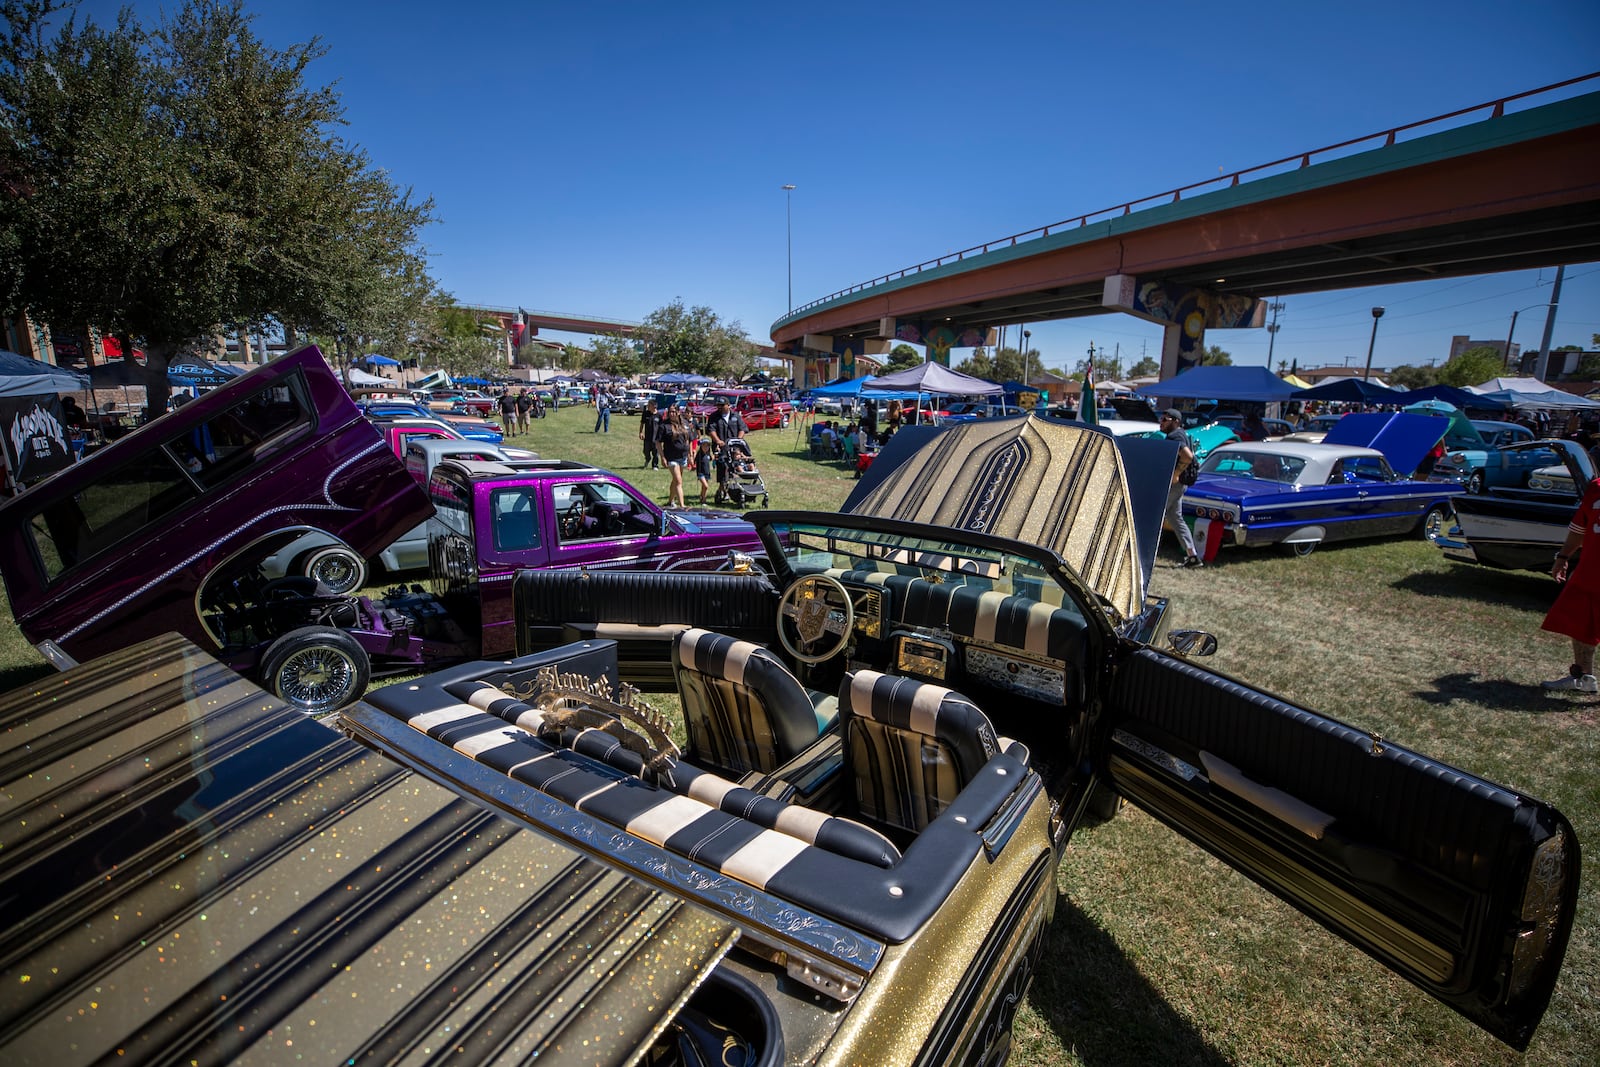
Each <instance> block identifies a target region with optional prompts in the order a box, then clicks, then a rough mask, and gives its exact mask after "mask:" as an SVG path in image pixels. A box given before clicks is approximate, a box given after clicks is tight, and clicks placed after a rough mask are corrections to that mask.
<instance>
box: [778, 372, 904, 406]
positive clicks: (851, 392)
mask: <svg viewBox="0 0 1600 1067" xmlns="http://www.w3.org/2000/svg"><path fill="white" fill-rule="evenodd" d="M873 380H874V379H873V378H871V377H870V376H869V377H866V378H846V379H843V380H842V381H837V382H829V383H828V384H827V385H819V386H817V387H816V388H815V389H809V390H807V391H806V395H807V396H810V397H814V398H815V397H823V398H826V399H830V400H839V399H844V398H846V397H859V396H860V395H861V393H862V390H863V389H865V388H867V383H868V382H871V381H873ZM872 396H873V399H875V400H915V399H917V393H916V391H915V390H904V389H903V390H900V391H898V392H893V391H891V392H886V393H885V392H876V391H874V392H873V394H872Z"/></svg>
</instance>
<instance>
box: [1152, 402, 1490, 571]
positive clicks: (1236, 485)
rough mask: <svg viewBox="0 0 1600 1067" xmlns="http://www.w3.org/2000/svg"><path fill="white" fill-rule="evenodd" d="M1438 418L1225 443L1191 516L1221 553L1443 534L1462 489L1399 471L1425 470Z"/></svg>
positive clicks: (1189, 509)
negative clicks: (1314, 438)
mask: <svg viewBox="0 0 1600 1067" xmlns="http://www.w3.org/2000/svg"><path fill="white" fill-rule="evenodd" d="M1437 425H1438V424H1437V422H1436V421H1435V420H1433V419H1432V418H1430V417H1428V416H1426V415H1406V414H1398V415H1381V414H1372V415H1349V416H1346V417H1345V418H1343V419H1341V420H1340V422H1339V427H1338V430H1339V433H1338V436H1339V438H1340V439H1341V440H1342V441H1344V442H1346V443H1327V442H1324V443H1321V444H1310V443H1300V442H1289V441H1262V442H1249V443H1243V442H1241V443H1237V444H1229V445H1224V446H1222V447H1221V448H1219V449H1217V450H1216V451H1215V452H1213V453H1211V455H1210V456H1209V457H1208V458H1207V459H1206V461H1205V463H1204V464H1202V465H1201V467H1200V478H1199V481H1197V482H1196V483H1195V485H1194V486H1193V487H1191V488H1190V489H1189V490H1188V491H1187V492H1186V493H1184V495H1183V514H1184V515H1185V516H1186V517H1188V518H1190V519H1192V520H1193V522H1194V524H1195V533H1196V536H1197V538H1198V539H1199V540H1200V541H1201V543H1202V544H1204V545H1206V546H1207V548H1208V550H1209V551H1212V552H1214V551H1215V549H1216V547H1217V546H1219V545H1221V544H1228V543H1232V544H1236V545H1269V544H1281V545H1284V546H1285V547H1286V548H1288V549H1289V550H1290V551H1292V552H1294V553H1295V554H1296V555H1300V556H1304V555H1309V554H1310V553H1311V552H1312V551H1313V550H1314V549H1315V548H1316V547H1317V545H1319V544H1321V543H1323V542H1324V541H1344V540H1350V539H1353V538H1359V537H1383V536H1388V535H1393V534H1403V533H1409V532H1412V531H1417V530H1420V531H1421V532H1422V534H1423V535H1424V536H1425V537H1428V538H1429V539H1430V540H1434V539H1436V538H1437V537H1438V536H1439V534H1440V533H1442V532H1443V531H1444V529H1445V528H1446V526H1447V525H1448V524H1449V522H1450V521H1451V520H1452V510H1451V501H1452V499H1453V498H1454V497H1456V496H1458V495H1459V494H1460V493H1461V487H1460V486H1457V485H1446V484H1441V483H1436V482H1419V481H1413V480H1411V479H1409V478H1407V477H1405V476H1404V475H1403V474H1399V473H1396V472H1397V471H1406V472H1409V471H1412V470H1414V469H1415V468H1416V466H1417V464H1418V463H1420V462H1421V460H1422V458H1423V457H1424V456H1425V455H1426V454H1427V452H1428V450H1429V449H1431V448H1432V447H1433V445H1434V443H1435V442H1436V441H1438V439H1439V436H1438V429H1437ZM1330 436H1332V435H1330ZM1353 441H1359V442H1362V443H1359V444H1358V443H1350V442H1353ZM1369 445H1370V447H1368V446H1369Z"/></svg>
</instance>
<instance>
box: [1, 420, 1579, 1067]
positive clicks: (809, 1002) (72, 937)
mask: <svg viewBox="0 0 1600 1067" xmlns="http://www.w3.org/2000/svg"><path fill="white" fill-rule="evenodd" d="M1175 452H1176V450H1175V448H1174V446H1172V445H1171V444H1169V443H1167V442H1164V441H1143V440H1132V441H1118V440H1116V439H1114V438H1112V437H1111V436H1110V435H1109V434H1105V433H1103V432H1100V431H1098V430H1095V429H1092V428H1085V427H1070V426H1065V425H1062V424H1060V423H1057V422H1054V421H1052V420H1048V419H1039V418H1033V417H1029V418H1025V419H1011V420H977V421H974V422H971V423H966V424H961V425H958V426H953V427H947V428H940V427H912V428H907V429H905V430H902V431H901V432H900V433H899V434H897V435H896V436H895V437H894V439H893V440H892V442H891V443H890V445H889V446H888V447H887V448H886V449H885V450H884V452H883V454H882V456H881V457H880V459H879V461H878V463H876V464H874V466H873V468H872V469H871V470H870V471H869V472H868V476H867V477H864V478H863V479H862V481H861V482H860V483H859V486H858V488H857V489H856V491H855V492H854V493H852V495H851V498H850V500H848V501H847V502H846V504H845V506H844V508H843V509H842V510H841V511H840V512H838V513H803V512H757V513H755V514H753V515H752V516H751V517H752V520H753V521H754V523H755V524H756V526H757V527H758V528H759V529H760V531H761V534H762V538H763V541H764V544H765V548H766V552H767V558H768V560H769V561H770V566H771V570H770V571H761V570H755V569H745V570H743V571H742V572H740V571H729V572H714V573H672V572H665V573H639V572H624V571H614V570H613V571H591V572H572V571H565V572H552V571H548V570H525V571H522V572H519V573H518V574H517V576H516V578H515V586H516V591H515V599H516V618H517V625H518V629H519V635H518V643H519V652H520V653H521V655H520V656H518V657H517V658H512V659H504V658H501V659H493V660H485V661H481V662H477V663H470V664H464V665H459V666H455V667H451V668H449V669H448V670H446V671H443V672H437V673H435V674H431V675H427V676H424V677H421V678H417V679H414V680H410V681H406V682H401V683H398V684H395V685H392V686H388V687H386V688H384V689H380V690H377V691H374V692H373V693H371V694H370V695H369V699H368V701H367V702H365V703H361V704H357V705H355V706H354V707H353V708H350V709H347V710H346V711H345V712H343V713H342V714H341V717H340V727H341V729H342V731H343V732H344V733H345V735H346V737H348V738H350V739H354V741H356V742H359V746H358V745H356V744H351V743H350V741H348V740H345V739H342V738H340V737H338V736H336V735H335V734H334V733H333V732H331V731H329V730H327V729H326V728H325V727H323V726H321V725H318V724H315V723H312V722H309V721H306V720H304V719H302V718H300V717H298V716H295V715H293V714H290V713H288V712H286V711H285V710H284V709H283V708H282V707H281V706H280V705H277V704H275V702H273V701H271V700H270V699H263V698H262V696H261V694H259V693H258V692H257V691H255V690H253V689H252V688H251V687H249V686H248V685H246V684H245V683H243V682H240V681H238V680H237V679H234V678H233V677H232V676H231V675H227V673H226V672H224V671H221V670H219V669H217V668H215V667H214V666H209V665H207V663H206V662H205V661H204V657H200V656H198V655H197V654H196V653H195V652H194V650H192V649H188V648H186V647H184V646H182V645H181V643H179V644H177V645H172V646H156V647H151V648H146V649H142V650H139V651H138V652H137V653H136V656H137V658H136V659H134V660H132V661H129V660H127V659H126V658H125V659H124V660H123V661H122V662H118V663H112V664H109V665H107V666H105V667H104V668H97V667H96V666H95V665H86V666H85V667H82V668H79V669H78V671H77V672H69V673H68V674H65V675H62V676H61V677H60V678H59V679H53V680H52V682H51V684H50V687H49V692H48V693H46V692H44V691H42V690H41V691H38V692H33V693H19V694H16V695H14V696H13V697H12V698H11V699H10V701H9V703H7V704H5V705H0V721H3V722H4V723H5V724H6V726H7V734H6V735H5V736H6V737H7V738H9V740H8V741H6V744H7V745H8V746H9V750H8V751H5V752H4V756H3V758H0V771H3V773H4V778H3V780H0V788H3V789H4V790H5V791H6V793H5V795H7V796H8V797H10V798H12V800H11V802H12V805H13V809H14V810H15V811H16V813H17V815H18V818H17V819H15V820H14V821H13V822H11V823H8V824H7V825H8V826H9V827H10V830H9V831H8V832H9V835H10V836H8V837H7V838H6V839H5V840H4V841H3V844H4V846H5V847H4V848H3V849H0V880H3V884H4V885H5V886H6V887H7V888H8V890H9V893H10V896H9V898H8V899H9V900H10V901H11V902H12V907H11V908H10V909H8V911H7V913H6V916H5V918H4V919H3V920H0V921H3V922H5V923H6V928H5V930H4V933H5V940H4V941H3V942H0V943H3V944H4V945H6V946H7V948H6V949H5V950H4V954H5V956H6V963H5V964H4V965H3V966H4V967H5V968H6V970H5V972H4V973H3V974H0V980H5V981H7V982H8V983H9V985H10V988H12V989H13V990H14V991H16V995H14V996H13V997H11V998H9V1000H8V1001H6V1002H3V1003H0V1013H3V1014H0V1035H4V1036H3V1037H0V1052H7V1053H10V1054H11V1057H10V1061H11V1062H22V1061H23V1059H24V1058H33V1059H37V1058H41V1057H45V1056H48V1057H50V1058H52V1059H55V1058H67V1057H63V1056H62V1055H61V1054H60V1052H59V1050H62V1049H66V1048H68V1047H69V1045H68V1042H69V1041H70V1042H71V1045H70V1047H71V1048H72V1049H74V1050H75V1051H74V1053H73V1056H72V1057H70V1058H73V1059H82V1060H84V1061H90V1060H95V1059H100V1058H107V1059H109V1058H111V1057H113V1056H119V1057H123V1056H127V1055H129V1054H131V1056H132V1058H133V1059H135V1060H149V1059H155V1058H160V1057H167V1058H170V1059H172V1060H174V1061H177V1060H190V1059H193V1060H197V1061H214V1060H233V1061H238V1062H250V1061H274V1060H281V1059H283V1058H285V1057H286V1056H288V1055H291V1054H292V1055H293V1056H294V1057H295V1058H297V1059H304V1060H305V1061H306V1062H319V1063H332V1062H355V1061H358V1060H366V1059H368V1058H376V1057H379V1056H382V1057H383V1058H385V1059H399V1058H402V1057H408V1056H411V1057H415V1058H419V1059H420V1058H425V1057H428V1056H432V1055H437V1054H441V1053H442V1054H448V1055H451V1056H452V1057H453V1058H457V1059H461V1060H465V1061H470V1062H483V1061H500V1060H512V1059H515V1060H518V1061H526V1060H528V1059H532V1058H535V1057H537V1058H539V1059H541V1060H551V1061H554V1062H560V1063H567V1062H574V1063H576V1062H584V1063H588V1062H603V1063H624V1062H648V1063H697V1062H726V1063H759V1064H769V1063H782V1062H790V1063H821V1064H838V1065H845V1064H867V1063H870V1064H913V1063H918V1064H920V1063H928V1064H943V1063H963V1064H966V1063H973V1064H978V1063H981V1064H997V1063H1002V1062H1004V1061H1005V1059H1006V1057H1007V1055H1008V1053H1009V1051H1010V1030H1011V1022H1012V1013H1013V1011H1014V1010H1015V1008H1016V1005H1017V1003H1018V1001H1019V1000H1020V998H1021V996H1022V994H1023V993H1024V992H1025V990H1026V989H1027V987H1028V984H1029V982H1030V980H1031V978H1032V975H1033V971H1034V964H1035V961H1036V960H1037V958H1038V954H1039V953H1040V952H1041V951H1042V949H1043V945H1044V943H1045V942H1044V936H1045V931H1046V926H1047V924H1048V923H1049V921H1050V918H1051V915H1052V912H1053V910H1054V907H1055V903H1056V897H1057V889H1056V883H1055V870H1056V867H1057V865H1058V864H1059V863H1060V862H1061V860H1062V854H1063V849H1064V847H1065V845H1066V843H1067V841H1068V839H1069V838H1070V837H1071V835H1072V833H1073V831H1074V829H1075V828H1076V827H1077V826H1078V825H1079V824H1080V823H1081V822H1082V821H1083V819H1084V818H1085V816H1086V813H1087V812H1088V811H1089V810H1090V809H1091V808H1095V807H1100V808H1101V810H1102V811H1106V810H1108V809H1107V807H1105V806H1103V804H1102V802H1103V800H1104V799H1105V798H1108V797H1109V798H1111V799H1113V800H1114V799H1115V798H1116V797H1117V796H1118V795H1120V796H1121V797H1125V798H1126V799H1127V800H1128V801H1130V802H1132V803H1134V804H1137V805H1139V806H1140V807H1142V808H1144V809H1145V810H1147V811H1149V812H1150V813H1152V814H1153V815H1154V816H1155V817H1156V818H1158V819H1160V820H1161V821H1163V822H1165V823H1167V824H1168V825H1170V826H1171V827H1172V828H1174V829H1175V830H1177V831H1178V832H1180V833H1182V834H1184V835H1186V836H1188V837H1190V838H1191V839H1193V840H1194V841H1196V842H1197V843H1199V844H1200V845H1202V846H1203V847H1205V848H1207V849H1209V850H1210V851H1211V852H1213V853H1214V854H1216V855H1217V856H1219V857H1221V858H1222V859H1224V860H1225V861H1226V862H1228V863H1230V864H1232V865H1233V866H1235V867H1237V868H1238V869H1240V870H1242V871H1244V872H1246V873H1248V874H1249V875H1250V876H1251V877H1252V878H1254V879H1255V880H1256V881H1258V882H1259V883H1261V884H1262V885H1263V886H1266V887H1267V888H1268V889H1270V890H1271V891H1273V892H1275V893H1277V894H1278V895H1279V896H1280V897H1282V898H1283V899H1285V900H1286V901H1288V902H1289V903H1290V904H1292V905H1293V906H1295V907H1297V908H1299V909H1300V910H1302V911H1304V912H1306V913H1307V914H1309V915H1312V916H1314V917H1315V918H1316V919H1317V920H1318V921H1320V922H1322V923H1323V924H1324V925H1326V926H1327V927H1328V928H1329V929H1330V930H1332V931H1334V932H1335V933H1337V934H1339V935H1340V936H1342V937H1344V938H1345V939H1347V940H1349V941H1351V942H1352V943H1354V944H1356V945H1358V946H1360V947H1361V948H1363V949H1365V950H1366V951H1367V952H1369V953H1370V954H1371V955H1373V956H1374V957H1375V958H1377V959H1378V960H1380V961H1381V962H1382V963H1384V964H1385V965H1386V966H1388V967H1390V968H1392V969H1394V970H1395V971H1397V972H1398V973H1400V974H1402V975H1404V976H1405V977H1407V978H1408V979H1410V980H1411V981H1412V982H1414V983H1416V984H1417V985H1419V986H1420V987H1421V988H1423V989H1424V990H1426V991H1428V992H1429V993H1430V994H1432V995H1433V996H1435V997H1437V998H1439V999H1440V1000H1442V1001H1444V1002H1445V1003H1447V1004H1449V1005H1450V1006H1452V1007H1453V1008H1455V1009H1456V1010H1457V1011H1459V1012H1461V1013H1462V1014H1464V1015H1466V1016H1467V1017H1468V1018H1470V1019H1472V1020H1473V1021H1475V1022H1476V1023H1478V1024H1479V1025H1480V1026H1482V1027H1484V1028H1485V1029H1486V1030H1488V1031H1490V1032H1491V1033H1493V1034H1495V1035H1496V1036H1498V1037H1499V1038H1501V1039H1502V1040H1504V1041H1506V1042H1508V1043H1510V1044H1512V1045H1514V1046H1516V1047H1518V1048H1521V1047H1525V1046H1526V1044H1527V1042H1528V1041H1529V1039H1530V1038H1531V1036H1532V1034H1533V1031H1534V1028H1535V1027H1536V1026H1537V1024H1538V1022H1539V1019H1540V1017H1541V1016H1542V1014H1543V1012H1544V1009H1545V1007H1546V1005H1547V1003H1548V1000H1549V997H1550V993H1551V989H1552V987H1553V985H1554V983H1555V980H1556V976H1557V974H1558V972H1559V970H1560V967H1561V962H1562V958H1563V955H1564V952H1565V948H1566V942H1567V937H1568V933H1569V931H1570V929H1571V925H1572V921H1573V911H1574V907H1575V900H1576V895H1577V873H1578V864H1579V848H1578V842H1577V840H1576V838H1575V836H1574V834H1573V831H1572V828H1571V826H1570V825H1569V824H1568V822H1567V820H1566V819H1565V818H1564V817H1563V816H1562V815H1561V814H1560V812H1558V811H1556V810H1554V809H1553V808H1551V807H1550V806H1548V805H1546V804H1543V803H1541V802H1539V801H1537V800H1534V799H1532V798H1530V797H1527V796H1524V795H1522V794H1520V793H1517V792H1515V791H1513V790H1510V789H1506V788H1504V787H1501V786H1497V785H1494V784H1493V783H1490V782H1487V781H1485V780H1483V779H1480V778H1477V777H1475V776H1473V775H1471V774H1469V773H1467V772H1465V771H1461V770H1457V769H1455V768H1451V767H1448V766H1446V765H1443V764H1441V763H1438V762H1437V761H1434V760H1430V759H1428V758H1427V757H1426V756H1423V755H1421V754H1418V753H1415V752H1412V751H1409V750H1407V749H1405V748H1404V747H1403V746H1400V745H1397V744H1395V743H1393V742H1392V741H1390V740H1388V739H1384V740H1383V741H1382V742H1379V741H1378V739H1376V738H1374V737H1372V736H1371V735H1370V734H1368V733H1366V732H1363V731H1360V730H1356V729H1353V728H1351V727H1348V726H1345V725H1344V724H1342V723H1339V722H1336V721H1334V720H1332V719H1329V718H1327V717H1325V716H1322V715H1319V714H1317V713H1316V712H1314V711H1311V710H1309V709H1306V708H1301V707H1296V706H1294V705H1292V704H1290V703H1288V702H1286V701H1283V700H1280V699H1278V698H1277V697H1274V696H1273V695H1271V694H1269V693H1266V692H1262V691H1260V690H1257V689H1254V688H1252V687H1250V686H1249V685H1247V684H1245V683H1242V682H1239V681H1237V680H1235V679H1231V678H1227V677H1224V676H1222V675H1219V674H1216V673H1215V672H1212V671H1208V670H1206V669H1204V668H1203V667H1201V666H1200V665H1199V664H1198V663H1197V662H1195V659H1196V658H1197V657H1200V656H1202V655H1204V654H1205V653H1207V652H1209V651H1212V650H1214V648H1215V641H1214V639H1212V638H1211V637H1210V636H1209V635H1206V634H1202V633H1198V632H1194V631H1180V632H1172V633H1167V632H1165V627H1164V615H1165V610H1164V609H1165V604H1164V602H1163V601H1162V600H1160V599H1159V598H1156V597H1152V596H1151V595H1150V594H1149V593H1148V591H1147V589H1146V581H1147V576H1148V575H1149V574H1150V570H1151V561H1152V559H1153V555H1154V545H1155V535H1156V533H1157V529H1158V524H1159V520H1160V513H1161V505H1162V503H1163V501H1164V497H1165V491H1166V486H1167V484H1168V482H1169V480H1170V476H1171V470H1172V465H1173V461H1174V457H1175ZM97 670H101V671H102V673H94V672H95V671H97ZM141 670H142V671H144V672H145V673H144V675H143V676H142V677H140V678H139V679H138V680H136V681H130V679H132V677H133V675H134V674H136V673H138V672H139V671H141ZM79 672H87V673H79ZM635 686H638V687H640V688H656V689H663V690H671V691H675V692H676V693H677V695H678V698H679V702H680V704H681V708H682V714H683V728H684V729H683V734H682V736H683V737H684V741H683V743H682V744H681V745H679V744H678V743H675V742H674V740H673V737H674V736H675V731H674V730H672V729H670V728H669V724H668V722H667V721H666V720H665V719H664V718H663V717H662V715H661V714H660V713H659V712H658V711H656V710H654V709H652V708H651V707H650V706H649V705H647V704H646V703H644V702H643V700H642V699H641V698H640V696H639V695H638V693H637V691H636V689H635V688H634V687H635ZM141 687H142V689H141ZM143 691H148V692H149V694H150V697H151V699H146V698H145V697H143V696H142V695H141V693H142V692H143ZM158 696H159V697H164V699H154V698H155V697H158ZM97 702H102V703H99V704H97ZM108 709H109V710H108ZM89 752H94V753H95V754H96V756H95V759H93V760H90V759H88V758H86V756H87V753H89ZM23 975H27V976H31V981H28V982H23V983H21V984H19V981H20V978H21V976H23ZM128 993H134V994H136V995H132V996H128V995H126V994H128ZM289 1041H293V1042H294V1045H293V1047H292V1052H291V1049H290V1046H289V1045H288V1042H289Z"/></svg>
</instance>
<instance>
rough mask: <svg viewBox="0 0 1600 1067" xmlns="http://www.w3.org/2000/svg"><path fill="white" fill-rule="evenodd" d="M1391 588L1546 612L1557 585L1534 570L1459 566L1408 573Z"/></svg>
mask: <svg viewBox="0 0 1600 1067" xmlns="http://www.w3.org/2000/svg"><path fill="white" fill-rule="evenodd" d="M1391 588H1393V589H1396V590H1399V591H1401V592H1406V593H1415V594H1417V595H1418V596H1427V597H1441V598H1449V599H1452V600H1476V601H1479V602H1481V603H1484V604H1503V605H1505V606H1506V607H1512V608H1521V609H1523V610H1526V611H1538V612H1543V611H1545V610H1547V609H1548V608H1549V607H1550V605H1551V603H1552V602H1554V601H1555V598H1556V589H1557V586H1556V584H1555V582H1553V581H1551V579H1550V576H1549V575H1540V574H1536V573H1535V572H1533V571H1503V570H1497V569H1495V568H1493V567H1475V566H1473V565H1471V564H1468V563H1458V564H1453V565H1452V566H1451V567H1450V569H1449V570H1445V571H1419V572H1416V573H1413V574H1408V575H1406V576H1405V577H1404V578H1401V579H1399V580H1398V581H1395V582H1393V583H1391Z"/></svg>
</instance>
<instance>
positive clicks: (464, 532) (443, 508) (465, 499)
mask: <svg viewBox="0 0 1600 1067" xmlns="http://www.w3.org/2000/svg"><path fill="white" fill-rule="evenodd" d="M428 499H429V500H430V501H432V502H433V516H434V518H436V519H438V520H439V521H440V522H441V523H443V524H444V525H445V526H446V527H448V528H449V529H450V530H451V531H452V532H453V533H457V534H459V535H461V536H462V537H465V538H468V539H469V540H470V539H471V537H472V511H471V501H470V497H469V495H468V492H467V490H465V489H463V488H462V487H461V486H459V485H457V484H456V483H455V482H452V481H450V480H449V479H448V478H441V477H440V476H439V475H437V474H435V475H434V476H433V478H432V480H430V481H429V482H428Z"/></svg>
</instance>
